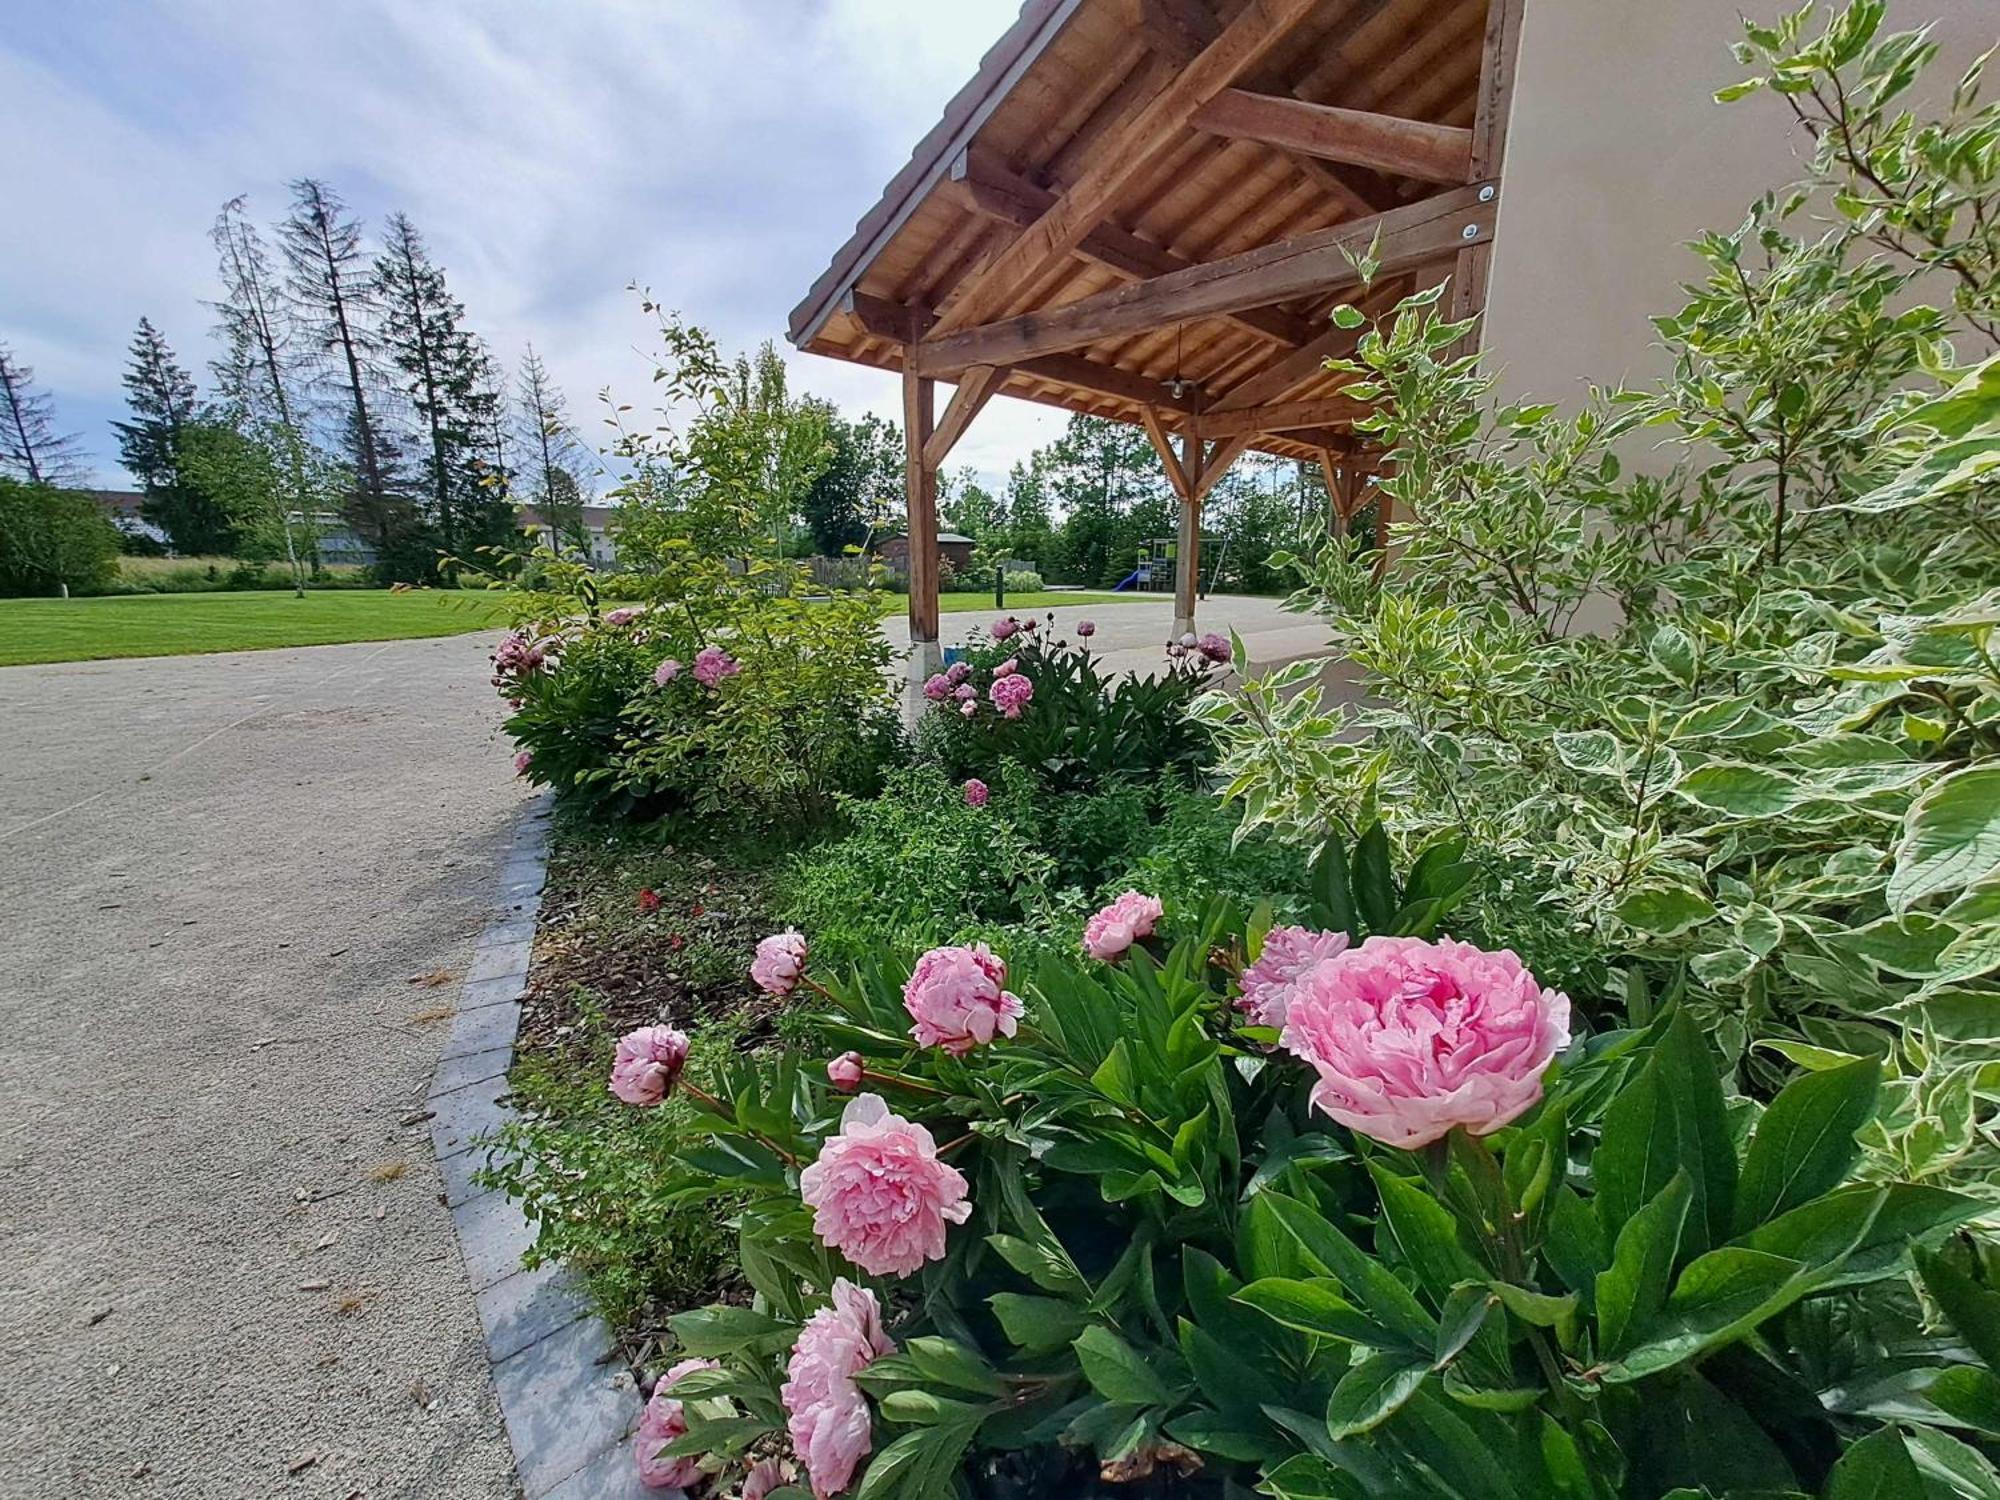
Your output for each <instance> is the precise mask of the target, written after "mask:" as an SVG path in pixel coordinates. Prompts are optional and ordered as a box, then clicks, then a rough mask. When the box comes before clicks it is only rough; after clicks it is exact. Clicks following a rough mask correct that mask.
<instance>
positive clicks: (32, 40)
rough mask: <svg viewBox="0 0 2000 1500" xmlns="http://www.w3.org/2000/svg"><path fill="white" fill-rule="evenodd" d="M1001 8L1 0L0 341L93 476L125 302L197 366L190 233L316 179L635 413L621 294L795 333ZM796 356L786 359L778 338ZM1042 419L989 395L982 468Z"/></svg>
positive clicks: (820, 363) (743, 327)
mask: <svg viewBox="0 0 2000 1500" xmlns="http://www.w3.org/2000/svg"><path fill="white" fill-rule="evenodd" d="M1017 5H1018V0H5V3H4V9H5V11H6V17H7V22H6V25H5V26H4V27H0V131H4V139H6V140H7V142H8V143H9V149H8V150H7V151H5V152H4V153H0V202H4V203H6V205H7V213H6V215H5V221H4V223H0V340H4V341H6V342H7V343H9V344H11V345H12V347H13V349H14V351H15V353H16V355H17V356H19V357H20V358H21V359H22V360H23V361H24V362H26V363H27V364H30V365H32V366H34V367H35V370H36V372H37V375H38V378H39V380H40V383H41V384H42V386H43V387H44V389H46V390H47V391H48V392H49V393H50V394H51V396H52V397H53V398H54V400H55V402H56V404H57V407H58V415H59V417H60V419H61V422H62V424H63V425H64V426H65V427H66V428H68V429H70V430H74V431H77V432H79V433H81V434H82V435H83V437H84V439H85V442H86V444H87V445H88V451H89V454H90V457H91V460H92V462H93V464H94V466H95V468H96V472H97V479H98V482H99V483H100V484H105V485H122V484H124V483H125V482H126V476H125V475H124V474H123V473H122V471H121V470H120V469H119V467H118V461H117V452H116V446H115V444H114V442H113V440H112V435H111V432H110V429H109V427H108V425H107V424H108V423H109V421H110V420H111V419H112V418H113V417H115V416H118V415H120V414H122V411H123V405H122V396H123V393H122V391H121V388H120V386H119V383H118V381H119V375H120V372H121V370H122V368H123V364H124V356H125V346H126V344H127V342H128V341H129V339H130V337H131V333H132V328H133V325H134V324H135V323H136V322H137V321H138V319H139V318H140V316H141V315H144V316H147V317H150V318H151V319H152V320H153V322H154V323H155V324H156V325H157V326H158V327H159V328H160V329H161V330H162V331H163V332H164V333H165V334H166V336H167V338H168V340H169V341H170V342H171V343H172V345H173V346H174V348H175V350H176V351H177V352H178V353H179V354H180V356H181V358H182V361H183V362H184V363H186V364H188V365H189V366H191V367H196V368H198V369H202V373H203V374H204V375H205V374H206V371H205V368H202V367H205V365H206V363H207V360H208V358H209V354H210V348H209V334H208V327H209V323H210V321H211V315H210V313H209V311H208V309H207V308H206V307H204V306H203V302H204V299H207V298H210V297H212V296H214V295H215V267H214V256H213V252H212V250H211V247H210V245H209V243H208V238H207V231H208V228H209V225H210V223H211V221H212V220H213V218H214V216H215V212H216V209H217V208H218V207H219V206H220V205H221V204H222V202H223V201H224V200H225V199H228V198H230V197H232V196H234V195H236V194H238V193H246V194H248V195H249V197H250V202H251V207H252V210H253V212H254V213H255V214H256V215H257V217H258V218H259V219H260V220H264V221H268V220H269V219H271V218H274V217H276V215H277V214H278V213H279V212H280V211H281V210H282V208H283V207H284V204H285V199H286V193H285V184H286V182H287V181H289V180H290V179H292V178H295V177H300V176H315V177H321V178H325V179H326V180H327V181H328V182H330V183H331V184H333V185H334V186H335V187H337V188H338V190H339V191H340V192H341V193H342V194H343V195H344V196H345V197H346V198H347V200H348V201H349V202H350V203H351V204H352V205H353V206H354V208H355V209H356V210H357V212H359V213H360V214H361V215H362V216H363V217H364V218H365V219H367V220H368V221H369V223H370V224H371V225H373V224H376V223H379V222H380V220H381V218H382V217H383V216H384V215H385V214H388V213H390V212H393V211H395V210H398V209H400V210H402V211H404V212H406V213H408V214H409V215H410V216H411V218H412V219H413V220H415V222H416V224H417V226H418V227H419V228H420V229H421V230H422V231H423V232H424V234H425V235H426V237H427V238H428V239H429V241H430V244H431V248H432V250H433V252H434V254H435V255H436V257H437V259H438V260H439V262H440V263H441V264H442V265H443V266H444V267H445V269H446V272H447V274H448V275H449V277H450V280H451V283H452V286H453V289H454V290H455V291H456V292H457V294H458V295H459V297H460V298H461V299H462V300H463V301H464V302H465V303H466V305H467V307H468V309H469V312H470V314H471V321H472V323H473V325H474V326H475V327H477V328H478V329H479V330H480V331H481V332H482V333H484V334H485V335H486V337H487V338H488V339H489V341H490V342H491V343H492V344H493V345H494V347H495V349H496V350H497V351H498V352H499V353H500V355H501V356H502V358H503V359H505V360H506V361H507V362H508V363H509V365H510V366H511V365H512V363H513V362H514V360H515V359H516V357H517V356H518V355H519V353H520V350H521V348H522V346H523V345H525V344H527V343H528V342H530V341H532V342H533V343H534V345H535V347H536V348H537V349H538V350H540V351H541V353H542V355H543V356H544V358H545V359H546V360H547V361H548V362H549V364H550V366H551V368H552V370H553V371H554V373H555V374H556V376H557V378H558V379H559V380H560V381H561V382H562V384H563V386H564V387H565V389H566V391H567V393H568V395H569V398H570V406H571V411H572V413H573V415H575V416H576V417H577V418H578V426H579V428H580V429H581V430H582V431H583V432H584V433H585V435H586V436H590V435H592V434H594V433H595V432H597V431H599V430H601V429H600V428H599V427H598V425H597V416H596V399H595V398H596V393H597V391H598V390H599V389H600V388H602V387H604V386H606V385H607V384H608V385H610V386H612V387H613V388H614V389H615V390H616V391H618V392H619V393H620V394H621V395H622V396H624V397H626V398H628V399H633V400H641V401H642V400H643V399H644V397H645V385H646V375H647V372H648V370H649V368H650V366H649V365H648V364H647V362H646V360H645V358H644V356H643V354H642V352H641V351H642V350H643V349H644V347H645V346H646V340H647V332H648V330H647V325H646V320H645V319H644V318H643V316H642V315H641V314H640V312H639V310H638V307H637V305H636V302H635V300H634V298H633V297H632V296H631V295H630V294H629V293H628V292H627V291H626V290H625V288H626V287H627V285H628V284H630V283H632V282H635V281H636V282H638V283H640V284H641V285H645V286H650V287H652V288H653V289H654V291H655V293H656V294H657V295H658V296H659V298H660V300H662V301H663V302H664V303H666V304H667V305H668V306H671V307H676V308H678V309H680V310H681V311H682V312H683V313H684V314H686V315H687V316H688V317H690V318H692V319H694V320H696V321H698V322H701V323H703V324H706V325H707V326H709V327H710V328H712V329H713V330H714V331H715V332H716V334H717V337H718V338H719V340H720V341H721V342H722V344H723V345H724V347H725V348H731V349H736V348H749V347H753V346H754V345H756V344H757V343H759V342H761V341H762V340H764V339H767V338H769V339H777V340H779V342H780V348H781V349H782V348H784V345H783V342H782V339H783V331H784V322H785V315H786V313H787V312H789V311H790V309H791V307H792V306H793V304H794V303H796V302H797V301H798V299H799V298H800V297H801V296H802V295H803V294H804V292H805V289H806V287H807V286H808V285H810V283H811V282H812V280H813V278H814V277H815V276H817V275H818V273H819V272H820V270H821V269H823V267H824V266H825V264H826V262H827V261H828V260H829V259H830V258H831V256H832V253H833V251H834V249H835V248H836V247H837V246H838V245H839V244H840V243H841V242H842V241H843V240H844V239H845V238H846V237H847V234H848V233H849V231H850V230H851V229H852V227H853V224H854V221H855V219H856V218H858V217H859V216H860V214H861V213H862V211H863V210H864V209H866V208H867V207H868V206H869V205H870V204H871V203H873V202H874V200H875V199H876V197H877V196H878V195H879V193H880V192H881V189H882V186H883V184H885V183H886V182H887V181H888V179H889V177H890V176H891V175H892V174H893V173H894V172H895V171H896V169H897V168H898V167H899V166H900V165H901V164H902V163H903V162H904V161H905V160H906V159H907V158H908V155H909V152H910V148H911V147H912V146H914V145H915V144H916V141H917V139H918V138H919V137H920V136H921V135H922V134H923V133H924V131H925V130H927V129H928V128H929V127H930V126H931V125H932V124H933V123H934V122H935V120H936V119H937V117H938V115H939V113H940V112H941V110H942V108H943V105H944V103H945V101H946V99H948V98H949V97H950V96H951V94H952V93H954V92H955V91H956V90H957V88H958V87H959V85H960V84H961V83H963V82H964V81H965V79H967V78H968V77H970V76H971V74H972V71H973V69H974V68H975V66H976V65H977V62H978V59H979V56H980V54H981V53H982V52H984V51H985V49H986V48H987V47H988V46H989V45H991V43H992V42H993V41H994V40H995V39H996V38H997V37H998V36H999V35H1000V33H1001V32H1002V31H1003V30H1004V29H1005V28H1006V26H1007V25H1008V23H1009V22H1010V21H1011V20H1012V19H1013V16H1014V13H1015V10H1016V8H1017ZM788 352H789V351H788ZM789 357H790V361H791V365H792V370H793V381H794V387H795V389H797V388H803V389H806V390H810V391H813V392H815V393H818V394H821V395H824V396H827V397H830V398H831V399H833V400H835V401H837V402H838V403H839V404H840V405H841V406H842V407H843V408H844V409H846V410H847V411H848V412H850V413H858V412H859V411H861V410H863V409H872V410H875V411H879V412H881V413H883V414H884V415H894V414H896V412H897V410H898V407H899V399H900V398H899V394H898V390H897V385H896V382H895V380H894V378H893V377H891V376H887V375H884V374H881V373H879V372H872V371H866V370H862V369H859V368H856V367H853V366H848V365H843V364H838V363H835V362H833V361H830V360H824V359H819V358H816V357H813V356H807V355H798V354H795V353H793V354H790V356H789ZM1060 421H1061V418H1060V416H1059V415H1057V414H1053V413H1050V412H1048V411H1047V410H1046V409H1042V408H1037V407H1033V406H1030V405H1027V404H1025V403H1022V402H1018V401H1012V400H1006V399H1002V400H999V401H996V402H994V403H993V404H992V405H991V406H989V407H988V408H987V410H986V413H985V414H984V415H982V417H981V418H980V420H979V422H978V424H976V425H975V427H974V428H973V430H972V432H971V433H970V434H969V435H968V437H967V438H966V439H965V441H964V443H963V444H961V446H960V448H959V450H958V452H957V453H956V454H955V455H954V462H955V463H956V462H961V461H962V462H964V463H966V464H968V465H970V466H972V467H974V468H976V469H978V470H980V471H981V472H982V474H984V475H986V476H989V477H996V476H997V475H999V474H1002V473H1004V471H1005V469H1006V467H1007V465H1008V464H1009V463H1010V462H1011V461H1012V459H1013V458H1014V457H1017V456H1019V455H1020V454H1022V453H1025V451H1026V450H1027V449H1028V448H1029V447H1030V446H1032V445H1033V444H1035V443H1037V442H1042V441H1046V440H1047V439H1048V438H1049V437H1050V436H1052V435H1053V434H1054V432H1055V431H1056V430H1057V429H1058V428H1059V426H1060Z"/></svg>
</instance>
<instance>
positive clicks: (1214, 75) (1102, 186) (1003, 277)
mask: <svg viewBox="0 0 2000 1500" xmlns="http://www.w3.org/2000/svg"><path fill="white" fill-rule="evenodd" d="M1315 3H1317V0H1250V3H1249V4H1248V5H1246V6H1245V7H1244V8H1243V9H1242V10H1241V11H1239V12H1238V13H1237V14H1236V16H1235V18H1234V19H1233V20H1231V21H1230V22H1229V24H1228V25H1227V26H1225V27H1224V28H1223V29H1222V31H1221V32H1220V33H1219V34H1218V35H1217V36H1216V38H1215V40H1214V41H1213V42H1211V43H1209V45H1208V46H1206V47H1204V48H1203V49H1202V50H1201V52H1200V53H1199V54H1198V55H1197V56H1196V57H1195V58H1194V59H1193V60H1192V61H1190V62H1189V63H1188V65H1187V66H1186V67H1184V68H1183V69H1181V71H1180V72H1179V73H1177V74H1176V75H1175V76H1174V78H1173V79H1172V81H1171V82H1169V83H1168V84H1167V86H1166V87H1165V88H1163V89H1161V90H1160V91H1159V92H1158V93H1157V94H1155V95H1153V97H1152V98H1151V99H1149V100H1148V101H1147V102H1146V104H1145V105H1144V106H1143V107H1142V108H1140V109H1139V110H1137V111H1136V112H1135V113H1134V114H1132V115H1131V117H1130V118H1129V119H1127V120H1126V121H1125V122H1124V123H1123V124H1122V125H1120V126H1118V127H1116V128H1115V129H1114V130H1113V131H1112V132H1111V133H1110V135H1109V136H1108V138H1107V139H1105V140H1102V141H1100V142H1098V144H1097V149H1096V150H1095V152H1094V153H1093V155H1092V157H1091V160H1090V162H1089V164H1088V165H1087V166H1086V167H1085V168H1084V169H1083V171H1082V172H1081V173H1080V174H1079V175H1078V177H1077V178H1076V180H1075V181H1074V182H1072V183H1071V184H1070V185H1069V187H1068V189H1067V190H1066V191H1064V193H1063V194H1062V196H1061V197H1060V198H1059V199H1058V200H1057V201H1056V202H1055V203H1054V204H1053V205H1051V206H1050V208H1049V210H1048V211H1047V212H1046V213H1044V214H1043V215H1042V216H1041V217H1040V218H1038V219H1037V220H1036V221H1035V222H1034V224H1033V225H1032V226H1030V227H1029V228H1028V229H1025V230H1023V231H1022V232H1021V234H1020V235H1019V237H1018V238H1016V239H1015V240H1014V242H1013V243H1012V244H1011V245H1009V246H1008V247H1007V248H1006V249H1005V250H1003V251H1002V252H1001V253H1000V254H999V255H998V256H996V257H995V258H994V260H993V261H992V262H991V263H990V264H989V265H987V266H986V268H985V269H984V270H983V271H982V272H981V273H980V274H979V275H978V277H977V278H976V280H974V282H973V283H972V284H971V285H970V286H969V287H968V289H967V292H966V294H965V296H963V297H962V298H961V299H960V300H959V301H958V302H957V303H956V304H955V305H954V306H953V307H952V308H951V309H950V311H949V312H948V313H947V314H946V315H945V317H944V318H943V319H941V321H940V328H941V329H942V330H943V331H946V332H949V331H950V330H952V329H956V328H967V327H971V326H973V325H974V324H977V323H980V322H983V321H985V320H986V319H989V318H991V317H993V316H994V315H995V314H997V313H998V312H1000V311H1001V310H1002V309H1003V308H1004V307H1005V306H1006V305H1007V303H1008V301H1009V300H1010V299H1012V298H1013V297H1015V296H1016V295H1018V294H1019V292H1020V291H1021V289H1022V288H1023V287H1024V286H1026V285H1028V284H1029V283H1031V282H1033V281H1034V280H1035V279H1036V278H1037V277H1038V276H1041V275H1042V274H1044V272H1045V271H1046V270H1047V269H1048V268H1049V267H1050V266H1051V265H1053V264H1055V263H1056V262H1058V261H1060V260H1061V259H1062V258H1063V257H1065V256H1067V255H1069V254H1070V253H1071V252H1072V251H1073V250H1075V249H1076V248H1077V246H1078V245H1080V244H1081V243H1082V242H1083V240H1084V238H1085V236H1087V235H1088V234H1089V233H1090V232H1091V230H1093V229H1095V228H1096V227H1097V226H1098V225H1099V224H1100V223H1101V222H1102V221H1103V219H1104V217H1105V215H1106V214H1107V213H1108V212H1109V210H1110V208H1111V205H1112V203H1113V201H1114V200H1115V199H1116V197H1117V195H1118V190H1119V189H1120V188H1122V187H1123V186H1124V185H1125V184H1126V183H1128V182H1129V181H1131V180H1132V178H1133V176H1134V175H1135V174H1137V173H1138V172H1139V171H1141V170H1142V169H1144V168H1145V167H1146V166H1147V165H1148V164H1149V163H1150V162H1152V161H1153V160H1154V159H1155V158H1156V157H1157V155H1158V154H1159V153H1160V152H1161V151H1162V150H1163V149H1165V148H1166V147H1167V146H1168V145H1170V144H1171V143H1172V142H1173V141H1174V140H1175V139H1176V138H1177V136H1178V134H1179V132H1180V131H1181V130H1183V129H1184V128H1185V127H1186V125H1187V122H1188V120H1189V118H1190V117H1191V116H1192V115H1193V114H1194V112H1195V111H1196V110H1198V109H1199V108H1201V106H1202V105H1203V104H1205V103H1207V102H1208V100H1210V99H1211V98H1213V97H1214V96H1215V95H1216V94H1217V93H1219V92H1220V91H1221V90H1223V89H1225V88H1228V87H1229V86H1230V85H1231V84H1232V83H1234V82H1235V81H1236V80H1237V78H1238V77H1240V76H1241V75H1242V74H1243V73H1244V72H1245V71H1246V70H1248V69H1250V68H1252V67H1254V66H1255V65H1256V64H1257V63H1258V62H1259V61H1260V60H1261V59H1262V58H1263V57H1264V55H1265V54H1266V53H1268V52H1269V51H1270V50H1271V48H1273V47H1274V46H1276V45H1277V44H1278V42H1279V41H1280V40H1282V39H1283V37H1284V36H1285V33H1286V32H1288V31H1290V30H1291V28H1292V27H1293V26H1294V25H1296V24H1297V23H1298V22H1299V21H1300V20H1301V19H1303V18H1304V16H1305V15H1306V13H1307V12H1308V11H1310V10H1311V9H1312V8H1313V6H1314V4H1315ZM1241 305H1242V306H1254V305H1255V304H1254V303H1244V304H1241Z"/></svg>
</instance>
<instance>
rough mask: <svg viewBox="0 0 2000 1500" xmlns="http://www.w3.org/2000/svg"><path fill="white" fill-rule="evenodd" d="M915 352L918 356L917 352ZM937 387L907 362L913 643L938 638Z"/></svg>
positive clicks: (906, 476)
mask: <svg viewBox="0 0 2000 1500" xmlns="http://www.w3.org/2000/svg"><path fill="white" fill-rule="evenodd" d="M911 353H914V351H911ZM936 406H937V394H936V385H935V383H934V382H933V381H931V380H929V379H928V378H926V377H924V376H922V375H919V374H918V373H917V362H916V360H915V359H913V358H911V357H909V355H908V354H906V355H905V357H904V359H903V484H904V499H905V501H906V504H905V510H906V512H907V516H906V523H905V526H904V535H905V536H907V537H908V538H909V542H910V640H911V642H912V643H913V644H914V643H919V642H926V641H928V642H935V641H936V640H937V638H938V544H937V470H936V468H934V467H933V466H932V465H930V464H929V463H926V462H925V460H924V449H925V447H926V446H927V445H928V444H929V442H930V440H931V431H932V428H931V422H932V418H933V416H934V414H935V412H936Z"/></svg>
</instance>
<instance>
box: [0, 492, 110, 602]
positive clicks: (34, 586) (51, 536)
mask: <svg viewBox="0 0 2000 1500" xmlns="http://www.w3.org/2000/svg"><path fill="white" fill-rule="evenodd" d="M118 550H119V549H118V530H117V528H116V527H114V526H113V525H112V524H111V523H110V522H109V521H107V520H106V519H105V518H104V515H103V513H102V512H101V511H99V510H98V508H97V506H96V504H95V503H94V502H93V501H92V500H91V498H90V497H89V496H88V495H83V494H78V493H76V492H74V491H71V490H58V489H52V488H50V487H49V486H48V485H45V484H23V483H21V482H20V481H18V480H14V479H8V478H6V477H4V476H0V595H5V594H30V595H32V594H57V593H61V594H68V593H71V592H79V593H83V592H90V591H92V590H96V589H102V588H103V587H104V586H106V585H107V584H109V583H110V582H111V580H112V579H114V578H116V577H117V576H118Z"/></svg>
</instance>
